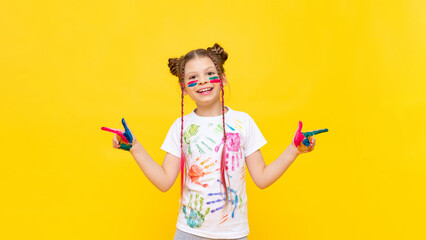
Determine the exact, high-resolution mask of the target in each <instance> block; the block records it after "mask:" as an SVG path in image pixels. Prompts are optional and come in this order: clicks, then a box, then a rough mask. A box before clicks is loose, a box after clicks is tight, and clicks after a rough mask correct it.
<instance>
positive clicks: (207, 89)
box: [198, 88, 212, 93]
mask: <svg viewBox="0 0 426 240" xmlns="http://www.w3.org/2000/svg"><path fill="white" fill-rule="evenodd" d="M210 90H212V89H211V88H205V89H203V90H200V91H198V92H200V93H201V92H205V91H210Z"/></svg>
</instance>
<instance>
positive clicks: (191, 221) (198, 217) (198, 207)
mask: <svg viewBox="0 0 426 240" xmlns="http://www.w3.org/2000/svg"><path fill="white" fill-rule="evenodd" d="M199 196H200V195H199V194H198V193H197V194H196V195H195V199H194V200H193V201H192V198H193V197H194V195H193V194H192V193H191V196H190V198H189V202H188V208H189V209H190V212H189V213H188V212H187V208H186V206H183V207H182V211H183V214H184V216H185V218H186V223H187V224H188V226H190V227H192V228H195V227H200V226H201V224H203V222H204V220H205V217H206V215H207V214H208V213H209V211H210V208H207V210H206V211H205V212H204V214H203V213H202V212H201V211H202V209H203V202H204V198H203V197H199Z"/></svg>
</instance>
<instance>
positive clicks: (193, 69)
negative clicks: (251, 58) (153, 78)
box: [102, 43, 326, 239]
mask: <svg viewBox="0 0 426 240" xmlns="http://www.w3.org/2000/svg"><path fill="white" fill-rule="evenodd" d="M227 58H228V54H227V53H226V52H225V51H224V50H223V48H222V47H221V46H219V44H217V43H216V44H215V45H214V46H213V47H209V48H207V49H197V50H193V51H190V52H189V53H187V54H186V55H185V56H181V57H180V58H170V59H169V64H168V66H169V68H170V72H171V73H172V74H173V75H175V76H177V77H178V79H179V80H178V81H179V85H180V88H181V106H182V107H181V116H180V117H179V118H177V119H176V121H174V123H173V124H172V126H171V128H170V129H169V131H168V133H167V136H166V138H165V140H164V143H163V144H162V146H161V149H163V150H164V151H166V156H165V158H164V160H163V164H162V165H161V166H160V165H159V164H158V163H157V162H156V161H154V160H153V159H152V158H151V157H150V156H149V154H148V153H147V152H146V150H145V149H144V147H143V146H142V145H141V143H140V142H139V141H138V140H137V139H136V138H135V136H134V135H133V134H132V133H131V131H130V130H129V128H128V127H127V124H126V123H125V121H124V119H123V120H122V122H123V125H124V128H125V131H123V130H118V129H109V128H102V129H103V130H106V131H111V132H114V133H116V135H115V136H114V138H113V147H114V148H119V149H123V150H127V151H130V153H131V154H132V156H133V158H134V159H135V160H136V162H137V164H138V165H139V167H140V168H141V170H142V171H143V173H144V174H145V175H146V177H147V178H148V179H149V180H150V181H151V183H152V184H154V185H155V186H156V187H157V188H158V189H160V190H161V191H163V192H166V191H167V190H168V189H170V187H172V185H173V184H174V182H175V180H176V178H177V176H178V174H179V172H181V173H182V174H181V198H180V208H179V215H178V219H177V224H176V227H177V229H176V233H175V238H174V239H247V235H248V234H249V226H248V219H247V194H246V181H245V177H246V176H245V172H246V166H247V169H248V171H249V173H250V176H251V178H252V179H253V181H254V183H255V184H256V185H257V186H258V187H259V188H261V189H264V188H266V187H268V186H270V185H271V184H272V183H274V182H275V181H276V180H277V179H279V178H280V177H281V175H283V173H284V172H285V171H286V170H287V169H288V167H289V166H290V165H291V164H292V163H293V161H294V160H295V159H296V157H297V156H298V155H299V154H301V153H303V152H310V151H312V150H313V149H314V146H315V138H314V137H313V135H314V134H317V133H320V132H325V131H326V129H325V130H320V131H315V132H309V134H307V133H302V132H301V128H302V125H301V122H300V123H299V128H298V130H297V131H296V134H295V137H294V138H293V141H292V142H291V143H290V144H289V145H288V147H287V148H286V149H285V150H284V152H283V153H282V154H281V155H280V156H279V157H278V158H277V159H276V160H275V161H274V162H272V163H271V164H269V165H267V166H266V164H265V161H264V159H263V157H262V154H261V152H260V148H261V147H262V146H263V145H265V144H266V140H265V138H264V137H263V135H262V133H261V131H260V130H259V128H258V127H257V125H256V123H255V122H254V121H253V119H252V118H251V117H250V116H249V115H248V114H247V113H244V112H241V111H237V110H233V109H231V108H230V107H228V106H225V105H224V100H223V94H224V91H223V87H224V86H225V85H226V84H227V79H226V75H225V73H224V72H225V70H224V68H223V64H224V63H225V61H226V60H227ZM185 95H189V97H191V98H192V99H193V100H194V101H195V103H196V106H197V107H196V108H195V109H194V110H193V111H192V112H191V113H190V114H187V115H185V116H184V114H183V107H184V104H183V102H184V101H183V99H184V96H185Z"/></svg>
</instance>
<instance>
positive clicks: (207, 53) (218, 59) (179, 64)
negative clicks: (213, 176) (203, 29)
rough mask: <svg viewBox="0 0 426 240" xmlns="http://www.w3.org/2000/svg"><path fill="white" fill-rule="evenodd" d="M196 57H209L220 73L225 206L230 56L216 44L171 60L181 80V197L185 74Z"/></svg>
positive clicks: (222, 170)
mask: <svg viewBox="0 0 426 240" xmlns="http://www.w3.org/2000/svg"><path fill="white" fill-rule="evenodd" d="M196 57H199V58H201V57H208V58H210V59H211V60H212V61H213V63H214V65H215V67H216V71H217V73H218V77H219V79H220V88H221V92H222V119H223V121H222V125H223V150H222V156H221V161H220V176H221V180H222V184H223V187H224V190H225V196H226V200H225V205H226V204H227V203H228V189H230V188H229V187H227V184H226V181H225V172H226V166H225V165H226V164H225V148H226V131H225V103H224V100H223V95H224V91H223V82H222V74H223V73H224V72H225V69H224V68H223V64H224V63H225V61H226V60H227V59H228V54H227V53H226V52H225V50H223V48H222V47H221V46H220V45H219V44H217V43H215V44H214V45H213V47H208V48H207V50H206V49H202V48H199V49H197V50H192V51H190V52H188V53H187V54H186V55H185V56H181V57H180V58H169V64H168V66H169V68H170V72H171V73H172V74H173V75H175V76H176V77H178V78H179V80H178V81H179V84H180V87H181V91H182V94H181V122H182V124H181V136H180V137H181V139H180V146H181V196H182V194H183V182H184V166H185V154H184V152H183V96H184V94H183V90H184V73H185V65H186V63H187V62H188V61H189V60H192V59H194V58H196Z"/></svg>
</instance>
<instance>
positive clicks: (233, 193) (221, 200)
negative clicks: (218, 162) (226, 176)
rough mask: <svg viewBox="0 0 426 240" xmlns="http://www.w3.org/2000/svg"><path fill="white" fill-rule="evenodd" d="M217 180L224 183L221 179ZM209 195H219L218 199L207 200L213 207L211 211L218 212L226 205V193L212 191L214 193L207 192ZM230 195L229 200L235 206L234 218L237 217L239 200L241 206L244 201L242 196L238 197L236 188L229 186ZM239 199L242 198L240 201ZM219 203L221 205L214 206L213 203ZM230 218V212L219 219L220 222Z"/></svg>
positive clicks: (233, 210) (232, 215)
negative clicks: (236, 210) (236, 211)
mask: <svg viewBox="0 0 426 240" xmlns="http://www.w3.org/2000/svg"><path fill="white" fill-rule="evenodd" d="M217 181H218V182H220V183H221V184H222V182H221V181H220V180H219V179H217ZM207 196H209V197H216V196H217V198H216V199H214V200H212V201H208V202H206V204H207V205H211V207H212V210H211V211H210V212H211V213H215V212H217V211H219V210H221V209H223V208H224V207H225V201H226V197H225V193H222V192H212V193H209V194H207ZM228 197H229V198H228V202H229V203H231V206H232V208H233V209H232V214H231V217H232V218H234V217H235V209H236V208H237V205H238V203H239V202H240V206H241V204H242V201H241V198H239V197H238V195H237V192H236V191H235V190H234V189H232V188H229V187H228ZM238 199H240V201H239V200H238ZM217 203H219V204H220V205H219V206H217V207H213V205H215V204H217ZM228 219H229V215H228V214H225V215H223V216H222V218H221V219H220V221H219V224H222V223H224V222H225V221H226V220H228Z"/></svg>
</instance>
